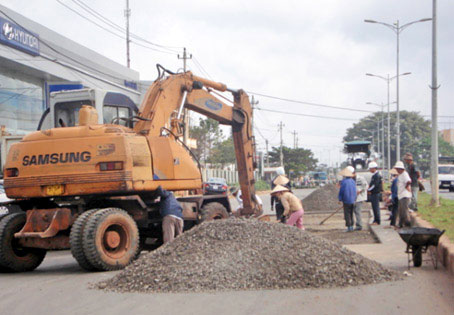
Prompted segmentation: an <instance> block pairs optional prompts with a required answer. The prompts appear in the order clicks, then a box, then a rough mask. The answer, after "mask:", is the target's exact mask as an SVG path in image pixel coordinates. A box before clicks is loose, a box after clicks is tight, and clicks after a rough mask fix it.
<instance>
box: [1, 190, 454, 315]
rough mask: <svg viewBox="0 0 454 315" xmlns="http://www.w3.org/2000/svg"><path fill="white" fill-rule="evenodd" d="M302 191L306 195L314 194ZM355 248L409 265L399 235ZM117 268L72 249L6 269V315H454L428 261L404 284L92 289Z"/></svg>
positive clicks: (448, 289) (449, 295) (443, 280)
mask: <svg viewBox="0 0 454 315" xmlns="http://www.w3.org/2000/svg"><path fill="white" fill-rule="evenodd" d="M296 193H297V194H298V195H299V196H300V197H301V198H303V197H304V195H307V194H308V193H310V191H307V190H303V191H301V192H300V191H297V192H296ZM267 198H268V197H266V196H263V199H264V203H265V205H269V199H267ZM384 231H385V232H387V233H390V234H391V233H394V234H395V232H394V231H393V230H389V229H388V230H384ZM349 248H350V249H351V250H353V251H355V252H358V253H360V254H362V255H364V256H366V257H369V258H371V259H374V260H377V261H379V262H380V263H382V264H384V265H385V266H387V267H390V268H394V269H396V270H398V271H399V272H403V271H404V270H405V269H406V264H407V261H406V259H407V256H406V254H405V253H404V243H403V242H402V241H401V240H400V239H399V238H398V237H396V235H390V237H389V239H386V240H385V242H384V243H382V244H367V245H349ZM117 273H118V272H94V273H88V272H84V271H83V270H81V269H80V267H79V266H78V265H77V263H76V261H75V260H74V259H73V258H72V256H71V254H70V252H69V251H58V252H50V253H49V254H48V256H47V257H46V259H45V260H44V262H43V264H42V265H41V266H40V267H39V268H38V269H37V270H35V271H34V272H30V273H21V274H0V314H11V315H14V314H21V315H22V314H34V315H41V314H43V315H48V314H61V313H64V314H122V315H123V314H217V315H222V314H229V315H230V314H273V315H274V314H339V313H341V314H412V315H413V314H415V315H417V314H427V313H433V314H454V277H452V276H450V275H448V274H447V273H446V272H445V271H443V270H441V269H440V270H434V269H433V267H432V266H431V264H429V263H426V262H424V264H423V266H422V267H421V268H417V269H412V270H411V273H412V275H413V276H411V277H406V278H405V279H404V280H402V281H396V282H387V283H379V284H373V285H365V286H359V287H350V288H333V289H305V290H261V291H238V292H218V293H185V294H144V293H129V294H120V293H113V292H108V293H106V292H103V291H99V290H94V289H90V288H89V287H90V285H91V284H93V283H96V282H99V281H102V280H105V279H108V278H110V277H113V276H114V275H115V274H117Z"/></svg>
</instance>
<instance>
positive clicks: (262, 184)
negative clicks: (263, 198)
mask: <svg viewBox="0 0 454 315" xmlns="http://www.w3.org/2000/svg"><path fill="white" fill-rule="evenodd" d="M269 189H270V184H269V183H267V182H266V181H264V180H258V181H256V182H255V190H256V191H261V190H269Z"/></svg>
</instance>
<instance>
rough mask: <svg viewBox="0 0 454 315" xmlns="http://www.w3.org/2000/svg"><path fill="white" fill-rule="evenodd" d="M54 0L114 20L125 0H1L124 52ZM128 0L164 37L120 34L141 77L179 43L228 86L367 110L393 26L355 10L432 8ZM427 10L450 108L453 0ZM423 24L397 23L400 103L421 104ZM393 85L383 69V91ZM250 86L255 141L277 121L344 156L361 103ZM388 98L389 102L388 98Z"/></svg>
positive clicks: (289, 141) (391, 64) (107, 49)
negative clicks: (435, 22) (435, 12)
mask: <svg viewBox="0 0 454 315" xmlns="http://www.w3.org/2000/svg"><path fill="white" fill-rule="evenodd" d="M61 3H63V4H65V5H66V6H69V7H71V8H73V10H77V11H78V12H80V13H81V14H82V15H84V16H86V17H90V15H88V13H87V12H86V11H84V10H82V8H81V7H80V6H78V5H77V3H79V5H81V4H82V5H83V4H86V5H88V6H89V8H91V9H93V10H95V11H97V12H99V13H101V14H102V15H103V16H104V17H105V18H108V19H109V20H111V21H114V22H115V23H117V24H119V25H121V26H124V24H125V18H124V9H125V3H126V0H121V1H120V0H91V1H88V0H83V1H76V0H74V1H73V0H59V1H56V0H39V1H27V0H2V4H4V5H5V6H7V7H9V8H11V9H13V10H15V11H17V12H19V13H20V14H22V15H24V16H26V17H28V18H30V19H32V20H34V21H36V22H38V23H41V24H43V25H44V26H46V27H48V28H50V29H53V30H55V31H57V32H59V33H60V34H62V35H64V36H66V37H68V38H71V39H72V40H74V41H76V42H78V43H80V44H82V45H84V46H87V47H89V48H91V49H93V50H95V51H97V52H99V53H101V54H103V55H105V56H107V57H108V58H111V59H113V60H115V61H117V62H119V63H122V64H125V60H126V57H125V55H126V53H125V41H124V40H122V39H121V38H120V37H122V36H124V35H122V34H120V33H118V32H116V31H115V30H114V29H111V28H110V29H111V31H113V32H116V33H117V34H118V35H119V36H114V35H113V34H111V33H108V32H107V31H105V30H102V29H100V28H98V27H97V26H95V25H94V24H92V23H90V22H89V21H87V20H86V19H84V18H82V17H80V16H78V15H76V14H75V13H74V12H72V11H71V10H69V9H68V8H67V7H65V6H64V5H62V4H61ZM130 8H131V20H130V31H131V32H132V33H134V34H135V35H138V36H140V37H141V38H143V39H146V40H148V41H149V42H152V43H155V44H158V45H161V46H165V47H160V48H158V50H160V51H156V50H152V49H148V48H144V47H141V46H138V45H136V44H134V43H133V44H131V67H132V68H133V69H135V70H138V71H139V72H140V77H141V79H143V80H147V79H149V80H151V79H154V78H155V77H156V70H155V69H156V68H155V64H156V63H160V64H162V65H164V66H165V67H167V68H168V69H173V70H177V69H179V68H181V67H182V61H181V60H179V59H178V58H177V55H176V54H177V53H178V52H179V53H180V55H181V53H182V47H187V49H188V52H189V53H191V54H192V55H193V59H192V60H190V61H188V68H189V69H190V70H192V71H193V72H195V73H196V74H198V75H201V76H204V77H209V78H212V79H213V80H215V81H220V82H223V83H226V84H227V85H228V86H229V87H232V88H243V89H244V90H246V91H249V92H253V93H258V94H264V95H270V96H275V97H279V98H285V99H292V100H298V101H302V102H308V103H317V104H324V105H330V106H337V107H347V108H351V109H356V110H363V111H364V110H366V111H368V110H370V111H373V110H378V107H375V106H371V105H366V104H365V103H366V102H373V103H386V82H385V81H383V80H380V79H378V78H374V77H367V76H365V73H367V72H368V73H374V74H377V75H382V76H386V75H388V74H390V76H394V75H395V74H396V35H395V34H394V33H393V32H392V31H391V30H390V29H388V28H386V27H385V26H382V25H379V24H369V23H364V19H373V20H377V21H382V22H386V23H390V24H392V23H394V22H396V21H397V20H399V21H400V23H401V25H403V24H405V23H408V22H412V21H414V20H419V19H422V18H427V17H432V1H431V0H399V1H396V0H318V1H308V0H281V1H277V2H276V1H268V0H266V1H258V0H249V1H238V0H230V1H209V0H192V1H183V0H178V1H176V0H167V1H147V0H130ZM438 13H439V14H438V18H439V20H438V30H439V33H438V53H439V55H438V82H439V84H441V87H440V89H439V94H438V97H439V115H441V116H454V109H453V108H454V107H453V105H454V104H453V99H454V76H453V75H452V73H454V63H453V56H454V41H453V38H454V25H453V24H452V23H451V20H452V13H454V1H450V0H439V1H438ZM90 18H91V19H92V20H95V21H98V23H101V22H100V21H99V20H96V19H95V18H94V17H90ZM104 26H105V27H106V28H109V26H107V25H104ZM431 34H432V23H431V22H424V23H418V24H415V25H411V26H410V27H408V28H407V29H405V30H404V31H403V32H402V33H401V38H400V44H401V45H400V70H401V71H400V72H401V73H404V72H411V73H412V74H411V75H408V76H404V77H402V78H401V80H400V83H401V84H400V108H401V110H413V111H418V112H420V113H421V114H422V115H430V113H431V109H430V108H431V92H430V89H429V87H428V85H429V84H430V82H431ZM133 40H134V39H133ZM136 42H137V43H139V44H141V45H145V46H148V47H155V48H157V46H150V44H147V43H145V42H141V41H139V40H136ZM395 91H396V89H395V81H393V83H392V84H391V89H390V93H391V101H394V100H395V94H396V93H395ZM250 94H251V93H250ZM255 97H256V99H257V100H258V101H259V104H258V107H259V108H260V109H262V110H257V111H256V115H255V123H256V125H257V128H258V129H259V130H260V134H259V133H258V132H257V133H256V138H257V140H258V142H259V148H260V149H264V147H265V142H264V138H267V139H268V140H269V142H270V144H271V145H274V146H277V145H278V144H279V133H278V124H279V122H280V121H282V122H283V123H284V124H285V127H284V132H283V137H284V143H285V145H287V146H293V135H292V134H291V132H294V131H296V132H297V133H298V145H299V146H300V147H304V148H310V149H312V150H313V151H314V153H315V155H316V157H318V158H319V159H320V160H321V161H322V162H324V163H328V162H331V164H334V163H336V162H338V161H339V160H340V159H341V158H344V157H343V156H342V155H341V154H340V148H341V146H342V137H343V136H344V135H345V131H346V129H347V128H348V127H351V126H352V124H353V123H355V122H356V121H358V120H359V119H360V118H361V117H364V116H365V115H367V112H361V111H347V110H339V109H332V108H324V107H319V106H311V105H307V104H300V103H290V102H284V101H279V100H276V99H272V98H267V97H264V96H259V95H256V96H255ZM394 108H395V105H392V106H391V110H393V109H394ZM266 109H268V110H278V111H285V112H292V113H299V114H304V115H316V116H325V117H335V118H337V119H327V118H316V117H309V116H296V115H286V114H280V113H273V112H267V111H265V110H266ZM428 118H429V117H428ZM439 120H440V122H441V123H440V127H444V128H446V127H454V118H450V117H441V118H440V119H439ZM262 136H263V137H262Z"/></svg>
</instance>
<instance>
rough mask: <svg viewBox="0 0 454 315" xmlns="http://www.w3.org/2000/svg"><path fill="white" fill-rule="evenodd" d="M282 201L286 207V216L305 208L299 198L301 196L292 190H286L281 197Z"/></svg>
mask: <svg viewBox="0 0 454 315" xmlns="http://www.w3.org/2000/svg"><path fill="white" fill-rule="evenodd" d="M280 201H281V204H282V206H283V207H284V216H287V215H289V214H292V213H293V212H296V211H298V210H302V209H303V204H302V203H301V200H299V198H298V197H297V196H295V195H294V194H292V193H291V192H288V191H286V192H284V193H283V194H282V196H281V197H280Z"/></svg>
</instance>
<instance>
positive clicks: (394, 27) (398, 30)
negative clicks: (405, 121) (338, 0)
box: [364, 18, 432, 161]
mask: <svg viewBox="0 0 454 315" xmlns="http://www.w3.org/2000/svg"><path fill="white" fill-rule="evenodd" d="M431 20H432V19H431V18H425V19H420V20H417V21H413V22H410V23H407V24H404V25H402V26H400V25H399V20H397V21H396V23H394V24H393V25H391V24H388V23H384V22H377V21H374V20H364V22H366V23H376V24H381V25H384V26H386V27H388V28H390V29H391V30H392V31H393V32H394V33H396V35H397V36H396V37H397V53H396V60H397V62H396V101H397V111H396V126H397V130H396V161H399V160H400V117H399V116H400V115H399V35H400V33H401V32H402V31H403V30H404V29H406V28H407V27H409V26H410V25H412V24H415V23H420V22H427V21H431Z"/></svg>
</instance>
